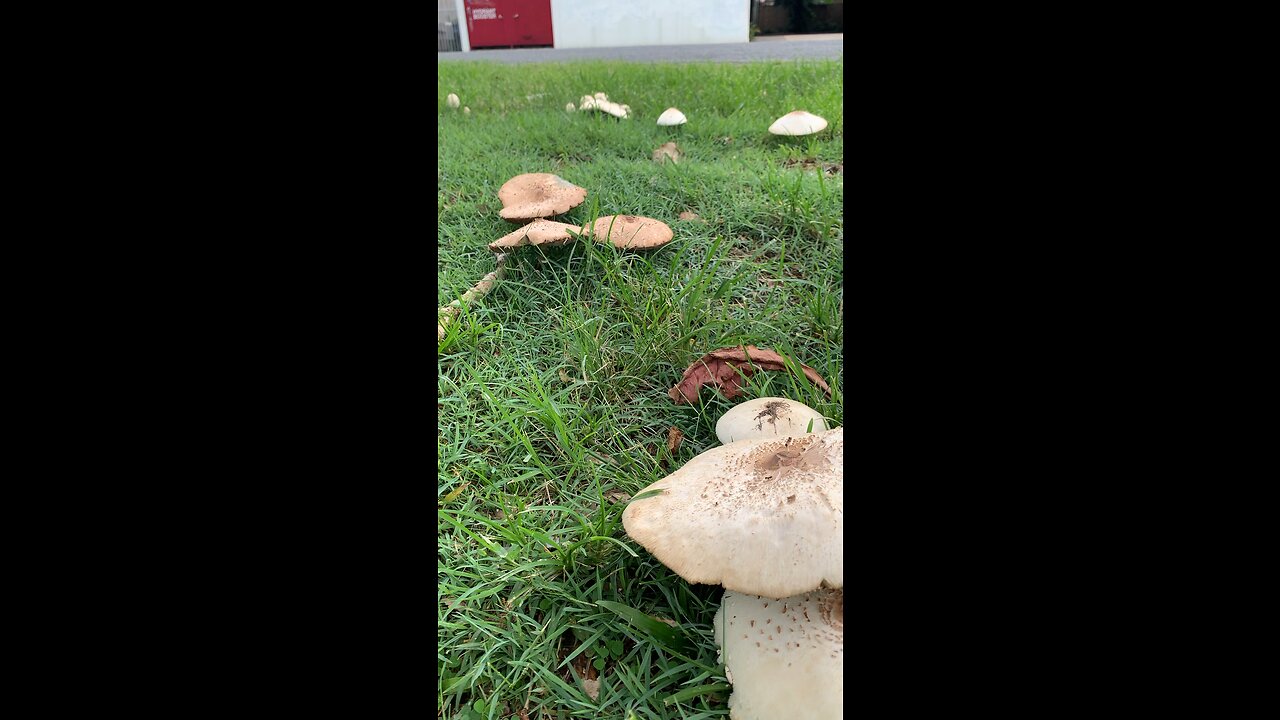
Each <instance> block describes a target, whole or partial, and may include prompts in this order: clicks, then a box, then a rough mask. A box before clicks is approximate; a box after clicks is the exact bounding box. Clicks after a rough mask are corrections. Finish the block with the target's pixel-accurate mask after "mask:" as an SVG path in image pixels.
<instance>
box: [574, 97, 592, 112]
mask: <svg viewBox="0 0 1280 720" xmlns="http://www.w3.org/2000/svg"><path fill="white" fill-rule="evenodd" d="M578 105H579V107H581V108H582V109H583V110H590V109H591V108H594V107H595V106H596V99H595V98H593V97H591V96H590V95H583V96H582V99H581V100H579V101H578Z"/></svg>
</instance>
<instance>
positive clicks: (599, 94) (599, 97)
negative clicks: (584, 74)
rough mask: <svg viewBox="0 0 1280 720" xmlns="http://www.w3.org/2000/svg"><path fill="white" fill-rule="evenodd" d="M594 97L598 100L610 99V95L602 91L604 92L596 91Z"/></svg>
mask: <svg viewBox="0 0 1280 720" xmlns="http://www.w3.org/2000/svg"><path fill="white" fill-rule="evenodd" d="M593 97H594V98H595V99H596V100H608V99H609V96H608V95H605V94H604V93H602V92H598V93H596V94H595V95H593Z"/></svg>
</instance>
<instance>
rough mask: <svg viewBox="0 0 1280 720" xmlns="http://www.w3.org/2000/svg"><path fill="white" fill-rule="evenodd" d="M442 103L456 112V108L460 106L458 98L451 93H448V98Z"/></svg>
mask: <svg viewBox="0 0 1280 720" xmlns="http://www.w3.org/2000/svg"><path fill="white" fill-rule="evenodd" d="M444 102H445V104H446V105H448V106H449V107H451V108H453V109H455V110H457V109H458V106H459V105H461V104H462V103H461V102H460V101H459V100H458V96H457V95H454V94H453V93H449V97H447V98H445V100H444Z"/></svg>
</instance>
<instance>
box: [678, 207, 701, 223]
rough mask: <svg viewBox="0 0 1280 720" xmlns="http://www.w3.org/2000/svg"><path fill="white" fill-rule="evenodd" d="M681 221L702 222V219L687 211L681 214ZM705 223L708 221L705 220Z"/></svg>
mask: <svg viewBox="0 0 1280 720" xmlns="http://www.w3.org/2000/svg"><path fill="white" fill-rule="evenodd" d="M680 219H681V220H702V218H700V217H698V216H697V214H696V213H691V212H689V211H687V210H686V211H685V212H682V213H680ZM703 222H706V221H705V220H703Z"/></svg>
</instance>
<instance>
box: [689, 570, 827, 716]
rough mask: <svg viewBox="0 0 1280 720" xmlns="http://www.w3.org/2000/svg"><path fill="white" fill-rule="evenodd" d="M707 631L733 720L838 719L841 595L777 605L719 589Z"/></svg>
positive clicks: (808, 597)
mask: <svg viewBox="0 0 1280 720" xmlns="http://www.w3.org/2000/svg"><path fill="white" fill-rule="evenodd" d="M713 626H714V628H715V641H716V646H717V647H719V648H720V659H721V661H722V662H723V663H724V666H725V676H726V677H728V678H729V682H731V683H733V694H732V695H730V696H729V716H730V717H731V718H733V720H777V719H778V718H787V719H788V720H792V719H793V718H794V720H829V719H830V718H838V717H842V716H843V705H844V591H843V590H818V591H816V592H811V593H805V594H803V595H796V596H792V597H785V598H782V599H780V600H770V599H768V598H762V597H757V596H754V595H744V594H742V593H737V592H734V591H732V590H726V591H725V593H724V600H723V601H721V603H720V609H719V610H718V611H716V617H715V620H714V621H713Z"/></svg>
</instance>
